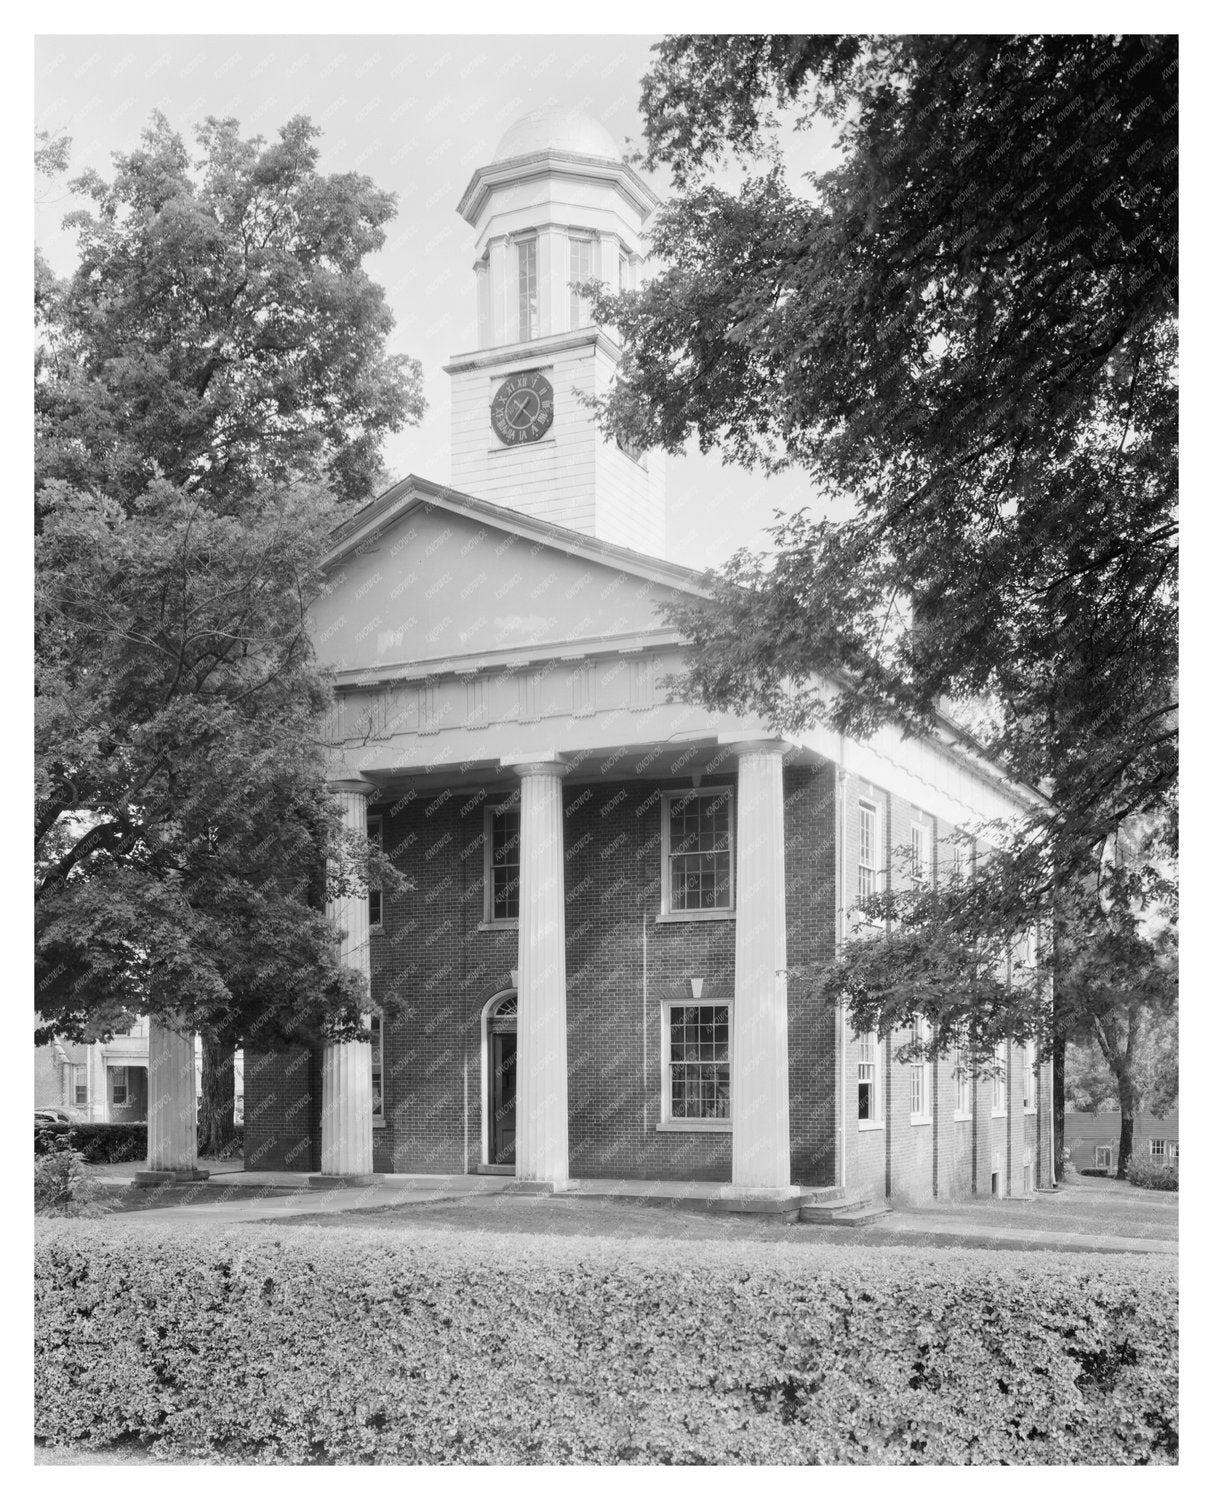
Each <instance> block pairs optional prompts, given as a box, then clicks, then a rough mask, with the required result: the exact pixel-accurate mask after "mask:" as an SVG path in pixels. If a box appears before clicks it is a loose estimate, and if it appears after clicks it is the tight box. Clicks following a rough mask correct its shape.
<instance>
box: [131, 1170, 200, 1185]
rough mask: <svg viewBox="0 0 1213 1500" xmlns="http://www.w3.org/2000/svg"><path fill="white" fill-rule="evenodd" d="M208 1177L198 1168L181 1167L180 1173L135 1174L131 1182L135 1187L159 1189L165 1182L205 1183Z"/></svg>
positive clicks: (155, 1172)
mask: <svg viewBox="0 0 1213 1500" xmlns="http://www.w3.org/2000/svg"><path fill="white" fill-rule="evenodd" d="M210 1175H211V1174H210V1173H209V1172H204V1171H203V1170H202V1169H201V1168H199V1167H183V1168H182V1169H181V1170H180V1171H142V1172H136V1173H135V1175H134V1177H132V1178H131V1182H132V1184H133V1185H134V1186H135V1187H161V1186H163V1185H164V1184H165V1183H166V1182H167V1183H174V1182H205V1181H206V1180H207V1178H208V1177H209V1176H210Z"/></svg>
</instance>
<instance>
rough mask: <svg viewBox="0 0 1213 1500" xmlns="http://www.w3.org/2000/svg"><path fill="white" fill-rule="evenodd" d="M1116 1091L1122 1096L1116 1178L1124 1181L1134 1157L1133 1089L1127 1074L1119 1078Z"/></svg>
mask: <svg viewBox="0 0 1213 1500" xmlns="http://www.w3.org/2000/svg"><path fill="white" fill-rule="evenodd" d="M1116 1090H1117V1093H1118V1094H1119V1096H1120V1153H1119V1155H1118V1156H1117V1158H1116V1176H1117V1177H1118V1178H1121V1179H1123V1178H1125V1177H1127V1176H1128V1175H1129V1158H1130V1157H1131V1156H1132V1155H1133V1111H1134V1104H1133V1089H1132V1086H1131V1084H1130V1082H1129V1079H1128V1076H1127V1074H1125V1075H1122V1076H1120V1077H1118V1078H1117V1080H1116Z"/></svg>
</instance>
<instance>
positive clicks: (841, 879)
mask: <svg viewBox="0 0 1213 1500" xmlns="http://www.w3.org/2000/svg"><path fill="white" fill-rule="evenodd" d="M845 744H846V742H845V740H844V739H843V737H842V735H841V734H840V735H839V736H838V769H837V772H836V773H835V787H836V790H835V793H834V907H835V916H834V942H835V951H836V952H838V953H841V951H842V946H843V944H844V943H845V942H846V939H847V885H846V880H847V771H846V769H845V768H844V766H843V760H844V757H845V753H846V752H845ZM834 1057H835V1066H836V1068H837V1076H836V1079H835V1083H834V1117H835V1120H836V1122H837V1123H836V1127H835V1129H836V1132H837V1135H836V1139H837V1142H838V1146H837V1149H836V1151H835V1153H834V1154H835V1160H836V1161H837V1163H838V1186H839V1187H840V1188H842V1189H843V1190H844V1191H845V1190H846V1185H847V1117H846V1087H847V1024H846V1002H845V1001H844V1000H842V999H840V1000H839V1002H838V1005H837V1007H836V1009H835V1014H834Z"/></svg>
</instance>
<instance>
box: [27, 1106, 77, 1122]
mask: <svg viewBox="0 0 1213 1500" xmlns="http://www.w3.org/2000/svg"><path fill="white" fill-rule="evenodd" d="M87 1118H88V1116H87V1115H86V1114H85V1112H84V1111H83V1110H82V1109H73V1108H72V1107H71V1105H62V1104H50V1105H46V1106H45V1107H44V1108H42V1109H36V1110H35V1111H34V1124H35V1126H38V1125H76V1124H78V1123H79V1122H80V1121H81V1120H85V1119H87Z"/></svg>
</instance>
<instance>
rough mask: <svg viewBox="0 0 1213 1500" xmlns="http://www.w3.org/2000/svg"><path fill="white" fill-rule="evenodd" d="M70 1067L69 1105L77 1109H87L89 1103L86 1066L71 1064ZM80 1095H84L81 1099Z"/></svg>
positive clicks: (85, 1064) (83, 1064)
mask: <svg viewBox="0 0 1213 1500" xmlns="http://www.w3.org/2000/svg"><path fill="white" fill-rule="evenodd" d="M70 1066H71V1070H72V1077H71V1084H70V1088H71V1095H72V1097H71V1100H70V1103H71V1104H73V1105H75V1106H77V1107H79V1108H87V1107H88V1102H89V1099H88V1064H87V1063H72V1064H71V1065H70ZM81 1093H83V1094H84V1098H83V1099H82V1098H81V1097H80V1095H81Z"/></svg>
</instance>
